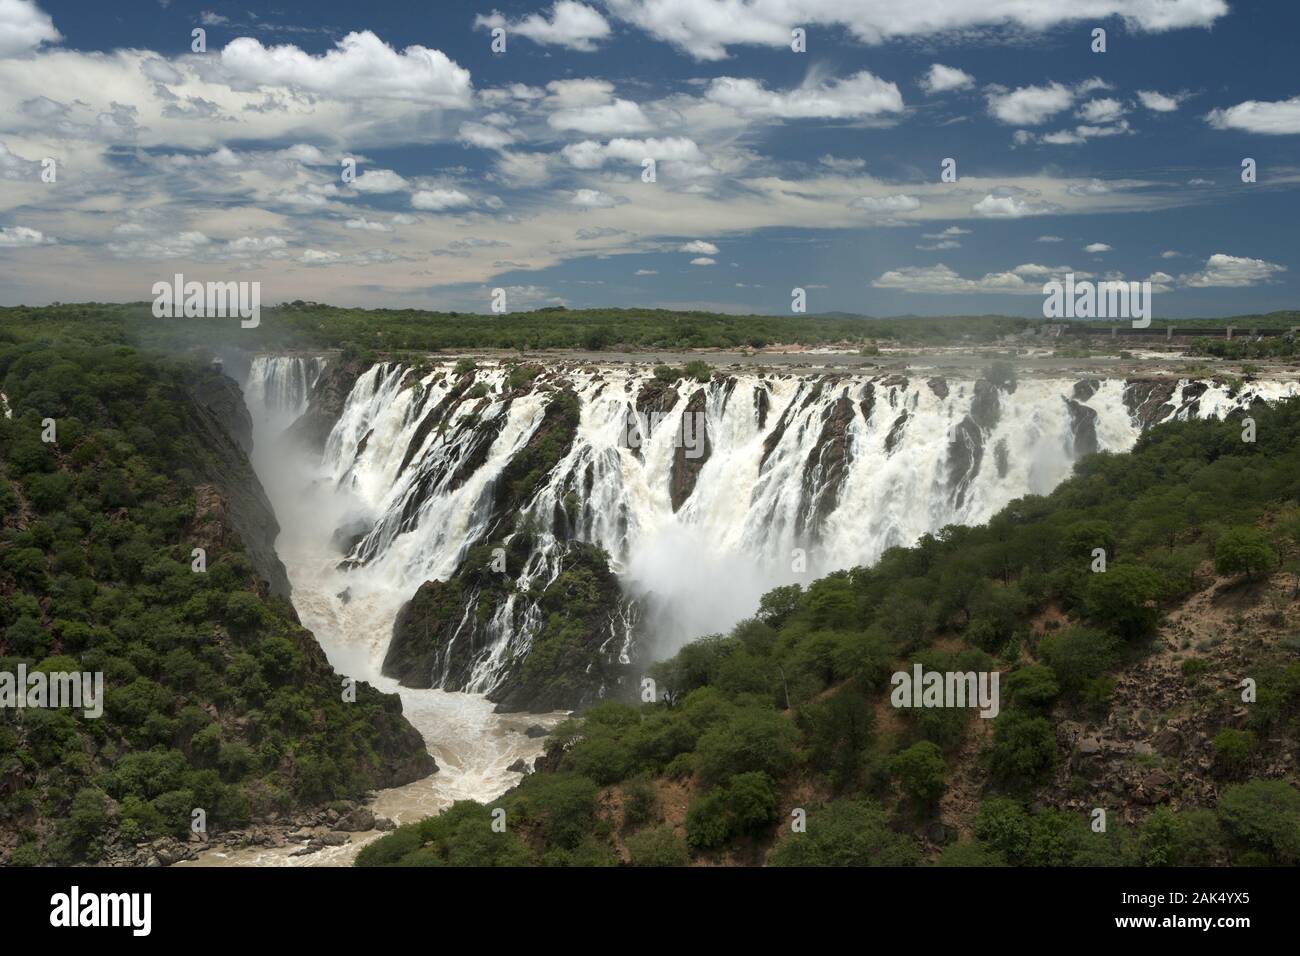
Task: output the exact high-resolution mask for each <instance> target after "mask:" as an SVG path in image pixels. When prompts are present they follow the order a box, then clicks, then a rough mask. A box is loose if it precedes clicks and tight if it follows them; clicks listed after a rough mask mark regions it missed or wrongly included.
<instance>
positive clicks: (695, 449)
mask: <svg viewBox="0 0 1300 956" xmlns="http://www.w3.org/2000/svg"><path fill="white" fill-rule="evenodd" d="M707 404H708V399H707V396H706V395H705V392H704V389H702V388H697V389H696V390H695V394H694V395H692V396H691V399H690V401H689V402H687V403H686V410H685V411H684V412H683V413H682V424H681V426H680V427H681V430H682V431H683V432H684V433H685V434H679V435H678V441H677V447H676V448H675V449H674V450H673V468H672V473H671V475H670V476H669V479H668V480H669V486H668V497H669V498H670V499H671V500H672V503H673V511H677V510H678V509H680V508H681V506H682V505H684V504H685V503H686V499H687V498H689V497H690V496H691V492H693V491H694V490H695V482H696V480H697V479H698V478H699V476H700V471H701V470H702V469H703V468H704V466H705V464H706V463H707V462H708V460H709V455H710V454H711V453H712V451H713V449H712V447H711V446H710V444H709V429H708V425H707V423H706V422H705V420H704V409H705V407H706V405H707ZM688 435H689V436H690V438H691V443H692V447H691V448H689V449H688V448H687V447H686V446H687V442H686V441H685V438H686V436H688ZM688 452H689V454H688Z"/></svg>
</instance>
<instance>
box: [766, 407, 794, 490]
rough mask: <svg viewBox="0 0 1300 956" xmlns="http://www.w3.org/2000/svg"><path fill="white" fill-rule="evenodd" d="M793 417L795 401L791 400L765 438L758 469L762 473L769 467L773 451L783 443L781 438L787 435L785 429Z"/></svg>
mask: <svg viewBox="0 0 1300 956" xmlns="http://www.w3.org/2000/svg"><path fill="white" fill-rule="evenodd" d="M792 417H794V402H791V403H790V404H789V405H787V406H786V407H785V411H783V412H782V413H781V417H780V418H779V419H778V420H777V423H776V425H775V426H774V427H773V429H772V430H771V431H770V432H769V433H768V436H767V437H766V438H764V439H763V457H762V458H761V459H759V462H758V470H759V473H760V474H761V473H762V471H763V469H764V468H766V467H767V459H768V458H770V457H771V455H772V452H773V451H775V450H776V446H777V445H779V444H781V438H782V436H784V435H785V430H786V429H787V428H788V427H789V426H790V419H791V418H792Z"/></svg>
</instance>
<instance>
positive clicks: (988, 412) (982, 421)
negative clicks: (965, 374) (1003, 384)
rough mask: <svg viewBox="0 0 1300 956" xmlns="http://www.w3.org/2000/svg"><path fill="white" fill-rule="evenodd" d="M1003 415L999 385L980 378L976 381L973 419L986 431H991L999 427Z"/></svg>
mask: <svg viewBox="0 0 1300 956" xmlns="http://www.w3.org/2000/svg"><path fill="white" fill-rule="evenodd" d="M1001 417H1002V406H1001V401H1000V399H999V397H998V387H997V386H996V385H994V384H993V383H992V382H989V381H987V380H985V379H980V380H979V381H978V382H976V383H975V397H974V399H972V401H971V406H970V418H971V421H973V422H974V423H975V424H976V425H978V426H979V427H980V428H982V429H983V430H984V431H985V432H991V431H992V430H993V429H994V428H996V427H997V424H998V420H999V419H1000V418H1001Z"/></svg>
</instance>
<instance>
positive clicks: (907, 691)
mask: <svg viewBox="0 0 1300 956" xmlns="http://www.w3.org/2000/svg"><path fill="white" fill-rule="evenodd" d="M1000 680H1001V673H1000V672H999V671H926V670H924V669H923V668H922V667H921V665H920V664H913V665H912V673H910V674H909V673H908V672H907V671H897V672H895V674H894V675H893V676H892V677H891V678H890V679H889V682H890V683H891V684H893V685H894V689H893V691H892V692H891V693H890V695H889V702H890V703H891V704H893V705H894V706H895V707H978V708H979V711H980V716H981V717H984V718H991V717H996V716H997V715H998V711H999V710H1000V709H1001V704H1000V702H999V694H998V683H999V681H1000Z"/></svg>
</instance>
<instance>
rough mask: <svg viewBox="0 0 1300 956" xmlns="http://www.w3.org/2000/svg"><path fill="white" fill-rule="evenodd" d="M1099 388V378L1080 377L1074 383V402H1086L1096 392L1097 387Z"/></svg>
mask: <svg viewBox="0 0 1300 956" xmlns="http://www.w3.org/2000/svg"><path fill="white" fill-rule="evenodd" d="M1099 388H1101V380H1100V379H1095V378H1085V379H1080V380H1079V381H1077V382H1075V383H1074V400H1075V401H1076V402H1086V401H1087V400H1088V399H1090V398H1092V396H1094V395H1096V394H1097V389H1099Z"/></svg>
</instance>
